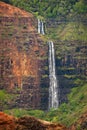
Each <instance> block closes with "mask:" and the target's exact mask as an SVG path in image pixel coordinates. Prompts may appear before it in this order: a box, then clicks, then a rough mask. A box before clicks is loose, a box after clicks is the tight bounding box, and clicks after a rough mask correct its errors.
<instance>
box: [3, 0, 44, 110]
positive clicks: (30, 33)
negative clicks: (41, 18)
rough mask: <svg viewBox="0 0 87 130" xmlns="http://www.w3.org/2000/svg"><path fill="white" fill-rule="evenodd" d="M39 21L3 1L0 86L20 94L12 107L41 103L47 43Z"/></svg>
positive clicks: (34, 106) (31, 105)
mask: <svg viewBox="0 0 87 130" xmlns="http://www.w3.org/2000/svg"><path fill="white" fill-rule="evenodd" d="M36 23H37V22H36V20H35V18H34V17H33V15H32V14H30V13H26V12H25V11H22V10H20V9H18V8H16V7H13V6H10V5H8V4H5V3H3V2H0V88H1V89H3V88H4V89H6V90H8V91H9V92H10V91H12V92H13V93H16V94H17V93H18V94H19V95H18V96H17V97H16V99H15V101H14V103H12V102H11V104H9V105H10V107H13V106H14V105H15V106H18V107H25V108H26V107H27V108H39V106H40V100H41V97H40V80H41V73H42V72H41V69H40V68H42V67H43V65H44V61H42V60H40V59H41V58H43V57H44V56H45V55H46V47H45V46H44V44H43V41H42V40H41V37H40V36H39V34H37V29H36V28H35V26H37V24H36ZM13 89H15V90H16V91H14V90H13ZM15 102H16V104H15ZM12 104H14V105H13V106H12Z"/></svg>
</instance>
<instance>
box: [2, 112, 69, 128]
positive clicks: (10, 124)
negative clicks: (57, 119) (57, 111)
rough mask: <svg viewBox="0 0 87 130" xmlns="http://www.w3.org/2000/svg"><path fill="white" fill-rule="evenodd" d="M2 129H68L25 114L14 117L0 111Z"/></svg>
mask: <svg viewBox="0 0 87 130" xmlns="http://www.w3.org/2000/svg"><path fill="white" fill-rule="evenodd" d="M0 130H67V129H66V127H65V126H63V125H60V124H53V123H50V122H46V121H41V120H38V119H36V118H34V117H30V116H25V117H21V118H18V119H17V118H14V117H12V116H9V115H7V114H4V113H3V112H0Z"/></svg>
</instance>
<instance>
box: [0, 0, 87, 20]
mask: <svg viewBox="0 0 87 130" xmlns="http://www.w3.org/2000/svg"><path fill="white" fill-rule="evenodd" d="M1 1H4V2H10V4H13V5H15V6H17V7H19V8H21V9H24V10H26V11H29V12H33V13H34V14H35V15H36V16H39V15H40V16H43V17H44V18H59V17H61V16H62V17H66V16H68V15H69V14H72V13H87V2H86V0H68V1H65V0H48V1H47V0H44V1H40V0H32V1H30V0H17V1H16V0H9V1H8V0H1Z"/></svg>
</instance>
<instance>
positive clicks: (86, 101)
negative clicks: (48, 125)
mask: <svg viewBox="0 0 87 130" xmlns="http://www.w3.org/2000/svg"><path fill="white" fill-rule="evenodd" d="M68 100H69V102H68V103H63V104H62V105H60V107H59V108H58V109H51V110H50V111H49V112H43V111H42V110H24V109H12V110H5V112H6V113H8V114H11V115H14V116H16V117H21V116H24V115H30V116H34V117H37V118H40V119H44V120H47V121H52V122H60V123H63V124H65V125H67V126H70V125H71V124H73V123H74V122H75V121H76V120H77V119H78V118H79V117H80V116H81V114H83V113H84V112H86V110H87V84H83V85H82V86H79V87H76V88H73V89H72V91H71V93H70V94H69V95H68Z"/></svg>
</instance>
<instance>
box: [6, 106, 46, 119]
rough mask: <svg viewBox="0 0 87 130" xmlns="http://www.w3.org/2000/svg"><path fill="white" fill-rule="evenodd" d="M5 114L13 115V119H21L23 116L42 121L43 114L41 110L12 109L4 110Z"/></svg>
mask: <svg viewBox="0 0 87 130" xmlns="http://www.w3.org/2000/svg"><path fill="white" fill-rule="evenodd" d="M4 112H5V113H8V114H10V115H13V116H15V117H21V116H25V115H30V116H34V117H36V118H40V119H44V118H45V113H44V112H43V111H42V110H24V109H20V108H19V109H17V108H15V109H12V110H5V111H4Z"/></svg>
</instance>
